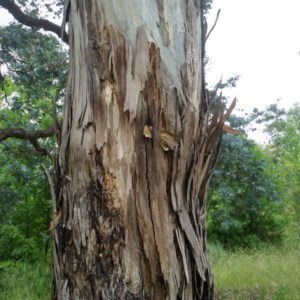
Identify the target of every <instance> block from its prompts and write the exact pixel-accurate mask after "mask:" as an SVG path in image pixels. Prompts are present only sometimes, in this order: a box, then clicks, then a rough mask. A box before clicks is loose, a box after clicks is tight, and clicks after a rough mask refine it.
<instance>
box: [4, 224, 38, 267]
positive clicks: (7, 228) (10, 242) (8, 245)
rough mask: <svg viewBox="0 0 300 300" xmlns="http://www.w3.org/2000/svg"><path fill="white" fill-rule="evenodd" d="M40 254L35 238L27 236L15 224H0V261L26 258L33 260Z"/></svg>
mask: <svg viewBox="0 0 300 300" xmlns="http://www.w3.org/2000/svg"><path fill="white" fill-rule="evenodd" d="M39 256H40V251H39V248H38V247H37V245H36V242H35V241H34V240H33V238H26V237H25V235H24V234H22V232H21V231H20V229H19V228H18V227H16V226H14V225H1V226H0V261H5V260H24V261H28V262H33V261H36V260H37V259H38V257H39Z"/></svg>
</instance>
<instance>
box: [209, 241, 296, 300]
mask: <svg viewBox="0 0 300 300" xmlns="http://www.w3.org/2000/svg"><path fill="white" fill-rule="evenodd" d="M210 259H211V262H212V268H213V271H214V274H215V286H216V291H217V295H218V299H222V300H223V299H224V300H227V299H228V300H229V299H230V300H247V299H249V300H250V299H251V300H252V299H253V300H254V299H259V300H264V299H265V300H267V299H270V300H271V299H272V300H273V299H274V300H300V264H299V262H300V246H299V245H298V246H290V247H284V248H279V249H278V248H272V247H266V248H263V249H259V250H256V251H248V252H247V251H243V250H240V251H236V252H229V251H225V250H224V249H223V248H222V247H221V246H219V245H210Z"/></svg>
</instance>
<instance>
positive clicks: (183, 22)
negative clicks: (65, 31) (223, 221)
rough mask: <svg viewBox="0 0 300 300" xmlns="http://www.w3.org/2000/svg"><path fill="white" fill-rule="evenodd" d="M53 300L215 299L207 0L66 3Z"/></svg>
mask: <svg viewBox="0 0 300 300" xmlns="http://www.w3.org/2000/svg"><path fill="white" fill-rule="evenodd" d="M70 3H71V8H70V17H69V21H70V23H69V37H70V41H69V45H70V69H69V81H68V88H67V96H66V102H65V113H64V124H63V131H62V143H61V148H60V156H59V164H60V171H61V193H60V197H59V199H58V201H57V203H56V206H57V207H56V210H57V212H58V211H61V209H62V219H61V221H60V225H59V226H58V227H57V228H56V230H55V247H54V296H53V298H56V299H105V300H106V299H170V300H173V299H187V300H190V299H212V298H213V281H212V275H211V271H210V267H209V264H208V259H207V251H206V241H205V197H206V186H207V182H208V181H209V177H210V173H209V171H210V167H211V157H212V153H211V151H210V148H209V151H207V150H208V146H207V139H208V133H207V131H208V108H207V103H206V100H205V99H206V98H205V97H204V95H202V93H203V82H204V79H203V74H202V70H203V66H202V64H203V61H202V57H203V53H202V47H203V40H202V32H201V28H202V21H201V18H202V14H201V7H200V1H192V0H181V1H179V0H164V1H163V0H156V1H154V0H153V1H149V0H126V1H120V0H118V1H117V0H102V1H101V0H89V1H87V0H80V1H78V0H71V1H70Z"/></svg>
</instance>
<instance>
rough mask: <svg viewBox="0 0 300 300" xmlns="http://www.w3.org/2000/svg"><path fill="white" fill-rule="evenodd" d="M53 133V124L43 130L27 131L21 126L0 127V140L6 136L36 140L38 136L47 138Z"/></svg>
mask: <svg viewBox="0 0 300 300" xmlns="http://www.w3.org/2000/svg"><path fill="white" fill-rule="evenodd" d="M53 134H55V126H53V125H52V126H51V127H49V128H47V129H45V130H34V131H27V130H25V129H22V128H4V129H0V142H1V141H4V140H6V139H8V138H18V139H22V140H29V141H31V140H37V139H39V138H47V137H50V136H52V135H53Z"/></svg>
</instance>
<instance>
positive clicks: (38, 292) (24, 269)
mask: <svg viewBox="0 0 300 300" xmlns="http://www.w3.org/2000/svg"><path fill="white" fill-rule="evenodd" d="M0 299H1V300H49V299H51V266H50V263H46V262H45V261H44V262H39V263H35V264H29V263H23V262H0Z"/></svg>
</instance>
